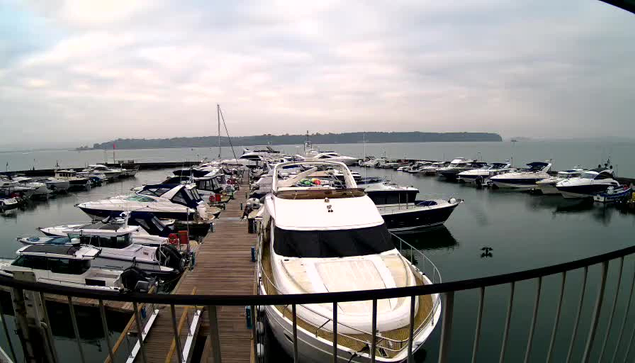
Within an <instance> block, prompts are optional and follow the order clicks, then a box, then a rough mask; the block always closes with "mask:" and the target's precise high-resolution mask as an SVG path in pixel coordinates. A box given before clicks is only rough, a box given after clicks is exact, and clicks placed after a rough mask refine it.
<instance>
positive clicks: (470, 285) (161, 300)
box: [0, 246, 635, 362]
mask: <svg viewBox="0 0 635 363" xmlns="http://www.w3.org/2000/svg"><path fill="white" fill-rule="evenodd" d="M634 253H635V246H631V247H627V248H624V249H620V250H617V251H613V252H609V253H604V254H600V255H597V256H593V257H588V258H583V259H579V260H575V261H571V262H566V263H561V264H556V265H551V266H546V267H540V268H535V269H530V270H525V271H519V272H513V273H507V274H501V275H496V276H488V277H481V278H475V279H468V280H461V281H451V282H445V283H436V284H432V285H423V286H412V287H402V288H393V289H384V290H367V291H348V292H337V293H319V294H302V295H180V294H172V295H168V294H165V295H162V294H151V295H149V294H143V293H137V292H124V293H117V292H110V291H89V290H85V289H79V288H73V287H65V286H55V285H49V284H42V283H36V282H27V281H18V280H13V279H12V278H8V277H2V276H0V285H1V286H5V287H8V288H12V289H15V291H35V292H38V293H47V294H56V295H64V296H69V297H78V298H91V299H95V300H98V301H99V303H100V305H101V304H103V301H124V302H132V303H134V304H140V303H152V304H155V305H156V304H159V305H161V304H162V305H172V306H173V305H190V306H205V307H206V309H207V310H208V312H210V318H209V319H210V322H211V326H214V324H215V323H216V313H215V311H216V307H218V306H254V307H255V306H261V305H290V306H292V307H293V306H294V305H304V304H323V303H341V302H350V301H363V300H371V301H373V305H374V306H375V307H376V305H377V300H381V299H391V298H399V297H417V296H420V295H430V294H442V295H443V297H444V299H443V312H442V314H443V316H442V327H441V332H440V348H439V361H440V362H446V361H448V359H449V358H448V354H449V352H450V341H451V336H452V325H453V321H452V317H453V306H454V301H455V294H456V293H457V292H460V291H463V290H479V292H480V294H479V308H478V310H477V316H476V322H477V323H476V331H475V334H474V346H473V354H472V357H473V358H472V359H473V360H472V361H474V359H475V357H476V353H477V351H478V347H479V343H480V329H481V320H482V314H483V305H484V294H485V291H486V289H487V288H490V287H494V286H500V285H509V286H510V295H509V301H508V312H507V315H506V318H505V326H504V336H503V341H502V346H501V352H500V360H501V361H502V360H503V359H504V357H505V354H506V353H505V352H506V349H505V347H506V344H507V340H508V337H509V329H510V323H511V320H512V314H511V308H512V305H513V298H514V293H515V286H516V284H517V283H518V282H520V281H527V280H537V281H538V285H537V286H538V288H537V290H536V295H535V298H536V299H535V302H534V304H535V308H534V312H533V316H532V322H531V330H530V335H529V338H528V343H527V352H530V351H531V345H532V339H533V329H534V328H535V325H536V315H537V313H538V303H539V300H540V293H541V284H542V281H543V279H544V278H545V277H548V276H553V275H561V277H562V282H561V287H560V295H559V297H558V305H557V308H556V317H555V319H554V325H553V332H552V334H551V344H550V347H549V351H548V356H547V361H549V360H551V359H552V358H551V357H552V356H553V350H554V341H555V336H556V334H557V331H558V325H559V320H560V313H561V310H562V300H563V294H564V290H565V283H566V276H567V273H569V272H571V271H573V270H578V269H583V270H584V275H583V276H584V280H583V283H582V291H585V289H586V286H587V281H588V279H587V276H588V275H589V267H590V266H593V265H598V264H599V265H601V274H600V280H599V285H598V294H597V296H596V297H595V302H594V304H593V309H592V313H591V315H590V319H591V320H590V324H589V328H588V329H589V330H588V332H587V334H586V335H587V339H586V343H585V345H584V352H583V354H582V360H581V361H583V362H586V361H588V360H589V357H590V353H591V349H593V347H594V346H595V345H596V339H595V335H596V330H597V326H598V322H599V319H600V313H601V312H602V307H603V301H604V300H605V299H606V297H605V296H604V295H605V287H606V282H607V271H608V267H609V263H610V262H612V261H619V277H618V284H622V283H624V282H623V280H624V279H622V272H623V270H624V258H625V257H626V256H629V255H632V254H634ZM633 277H634V279H633V280H634V281H635V275H634V276H633ZM619 292H620V288H619V286H618V288H617V289H616V294H615V298H614V300H613V304H612V305H611V306H610V307H609V309H610V310H609V311H610V313H609V314H610V315H609V316H610V318H609V322H608V324H611V323H612V321H613V318H614V315H615V310H616V309H615V305H616V304H617V298H618V294H619ZM632 293H633V290H632V289H631V291H630V295H629V303H628V304H627V307H626V309H627V312H626V314H625V317H626V318H628V316H629V310H630V300H631V298H632ZM587 295H588V294H587ZM69 300H70V299H69ZM583 303H584V295H582V296H581V298H580V303H579V305H578V308H577V314H576V319H575V321H576V323H575V325H574V331H573V333H572V338H571V339H572V343H571V344H572V345H573V342H574V341H575V338H576V336H577V333H578V330H579V328H580V326H579V324H578V322H579V321H580V319H581V314H582V311H583V309H582V304H583ZM605 308H606V307H605ZM292 310H294V309H292ZM212 312H213V314H212ZM626 318H625V319H624V321H623V322H622V324H621V325H622V326H621V328H620V329H619V339H618V342H617V346H616V349H615V352H614V353H613V354H614V355H613V356H614V357H615V355H616V354H617V352H618V350H619V348H620V344H621V343H622V340H623V339H622V335H623V333H624V331H625V326H624V325H626V323H627V320H628V319H626ZM3 322H4V320H3ZM46 323H48V322H46ZM373 332H374V333H375V334H374V335H376V332H377V330H376V326H374V329H373ZM609 333H611V330H610V326H609V328H607V337H608V334H609ZM412 339H413V336H412V333H411V335H410V337H409V340H408V343H409V346H411V345H412ZM606 339H608V338H605V339H604V342H603V344H602V346H603V348H602V353H601V355H603V354H604V353H605V352H604V351H605V348H604V347H605V346H606ZM216 341H218V340H216ZM212 342H214V340H213V341H212ZM294 342H295V340H294ZM372 344H373V346H374V347H377V345H376V344H377V342H376V341H373V342H372ZM109 348H111V347H109ZM570 350H571V347H570ZM370 351H371V352H374V350H373V349H371V350H370ZM629 352H630V349H629V351H627V352H626V354H627V356H626V357H628V354H629ZM570 357H571V353H570V352H569V354H568V358H567V359H568V360H570Z"/></svg>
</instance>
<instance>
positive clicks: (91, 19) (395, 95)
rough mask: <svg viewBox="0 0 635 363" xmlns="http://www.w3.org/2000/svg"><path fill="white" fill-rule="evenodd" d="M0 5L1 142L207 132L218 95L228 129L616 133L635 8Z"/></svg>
mask: <svg viewBox="0 0 635 363" xmlns="http://www.w3.org/2000/svg"><path fill="white" fill-rule="evenodd" d="M0 7H1V10H2V11H0V14H2V15H0V16H1V17H2V19H5V18H6V19H8V18H11V19H13V20H12V21H11V22H10V25H7V24H8V22H5V23H4V24H5V25H4V26H2V25H0V109H2V110H3V112H2V115H1V116H0V127H1V128H2V129H3V130H4V131H5V132H3V133H2V134H0V145H4V146H7V145H8V146H14V145H27V146H35V145H38V144H47V143H48V144H54V143H57V144H60V143H66V144H68V145H76V144H78V143H90V142H96V141H103V140H106V139H111V138H116V137H169V136H194V135H201V134H213V133H214V129H215V127H214V125H213V122H214V117H215V104H216V103H220V104H221V105H222V106H223V109H224V110H225V113H226V116H227V119H228V121H229V128H230V132H232V133H233V134H235V135H249V134H259V133H269V132H271V133H285V132H290V133H294V132H303V131H304V130H307V129H309V130H312V131H318V132H324V131H333V132H338V131H353V130H360V129H365V130H369V131H390V130H395V131H406V130H422V131H462V130H468V131H493V132H500V133H502V134H503V135H505V136H516V135H527V136H533V137H588V136H612V135H624V134H628V133H629V132H630V131H631V128H630V127H629V126H630V125H629V121H630V117H631V115H630V112H629V109H630V108H629V106H630V105H631V104H632V103H633V101H635V99H634V98H635V97H634V96H633V95H634V94H635V93H634V92H633V86H632V85H633V84H634V82H633V81H635V79H634V78H635V76H633V74H635V72H632V66H631V63H632V62H633V59H634V58H635V44H633V42H632V41H630V40H631V38H632V34H634V33H635V32H634V31H635V18H633V17H632V15H631V14H629V13H626V12H624V11H622V10H619V9H617V8H613V7H611V6H609V5H606V4H604V3H601V2H583V1H577V0H566V1H558V2H553V1H548V0H540V1H529V0H522V1H516V2H509V1H502V0H473V1H470V2H467V3H466V4H459V3H453V2H439V1H431V0H427V1H421V0H419V1H396V2H395V1H392V2H387V3H374V2H365V1H354V2H331V1H324V2H316V4H309V3H306V4H304V3H300V2H287V1H277V0H276V1H270V2H266V3H263V2H259V1H236V2H220V3H218V4H211V3H209V2H200V1H190V2H179V3H170V2H167V1H134V2H130V1H123V0H112V1H108V2H87V1H83V0H59V1H54V2H34V3H32V4H29V3H27V4H23V3H17V2H13V1H12V0H5V2H2V0H0ZM0 23H1V22H0Z"/></svg>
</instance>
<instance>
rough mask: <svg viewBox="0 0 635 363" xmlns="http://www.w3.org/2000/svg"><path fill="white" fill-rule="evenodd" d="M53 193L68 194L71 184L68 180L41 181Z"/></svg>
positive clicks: (45, 179) (50, 179)
mask: <svg viewBox="0 0 635 363" xmlns="http://www.w3.org/2000/svg"><path fill="white" fill-rule="evenodd" d="M39 181H40V182H41V183H44V184H46V187H47V188H48V189H49V190H50V191H51V192H53V193H66V192H68V190H69V189H70V188H71V183H70V182H69V181H68V180H66V179H59V178H55V177H48V178H44V179H40V180H39Z"/></svg>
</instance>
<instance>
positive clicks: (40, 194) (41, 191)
mask: <svg viewBox="0 0 635 363" xmlns="http://www.w3.org/2000/svg"><path fill="white" fill-rule="evenodd" d="M11 180H13V181H14V182H16V183H18V184H20V185H21V186H24V187H27V188H32V189H33V193H32V194H31V198H34V199H48V197H49V196H50V195H51V191H50V190H49V188H47V187H46V184H44V183H40V182H36V181H34V180H33V179H31V178H29V177H25V176H14V177H13V178H11Z"/></svg>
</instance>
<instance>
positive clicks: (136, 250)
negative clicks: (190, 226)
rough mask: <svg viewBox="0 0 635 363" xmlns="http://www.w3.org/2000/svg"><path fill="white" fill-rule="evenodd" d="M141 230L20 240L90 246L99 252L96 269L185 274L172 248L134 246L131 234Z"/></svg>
mask: <svg viewBox="0 0 635 363" xmlns="http://www.w3.org/2000/svg"><path fill="white" fill-rule="evenodd" d="M137 229H139V227H134V226H121V227H120V228H116V227H115V228H82V229H70V230H67V232H68V235H67V236H64V237H60V236H55V237H36V236H33V237H18V239H17V240H18V242H20V243H22V244H25V245H64V246H73V245H87V246H93V247H96V248H99V249H100V250H101V253H100V254H99V255H98V256H96V257H95V260H94V261H93V265H94V266H95V267H100V268H104V269H109V270H125V269H126V268H128V267H131V266H136V267H137V268H139V269H141V270H142V271H144V272H145V273H148V274H153V275H174V274H179V273H181V271H182V270H183V264H184V260H183V257H182V256H181V253H180V252H179V251H178V250H177V249H176V248H175V247H174V246H172V245H169V244H167V243H166V244H163V245H160V246H156V247H153V246H143V245H139V244H135V243H133V237H132V233H133V231H136V230H137Z"/></svg>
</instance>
